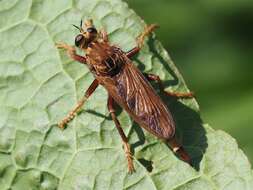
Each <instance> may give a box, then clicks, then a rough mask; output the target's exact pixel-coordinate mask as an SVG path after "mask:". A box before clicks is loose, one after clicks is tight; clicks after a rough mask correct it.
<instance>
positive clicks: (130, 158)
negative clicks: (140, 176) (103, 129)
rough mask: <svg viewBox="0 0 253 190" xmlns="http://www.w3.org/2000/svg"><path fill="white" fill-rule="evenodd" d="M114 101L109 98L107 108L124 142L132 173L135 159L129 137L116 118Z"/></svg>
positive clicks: (129, 168) (129, 170)
mask: <svg viewBox="0 0 253 190" xmlns="http://www.w3.org/2000/svg"><path fill="white" fill-rule="evenodd" d="M113 104H114V100H113V98H112V97H110V96H109V98H108V102H107V107H108V110H109V112H110V114H111V117H112V119H113V121H114V123H115V125H116V128H117V130H118V132H119V134H120V137H121V139H122V141H123V146H124V150H125V154H126V159H127V164H128V172H129V173H132V172H134V171H135V169H134V164H133V158H132V154H131V150H130V145H129V144H128V140H127V137H126V135H125V133H124V131H123V129H122V128H121V126H120V123H119V120H118V119H117V117H116V114H115V110H114V105H113Z"/></svg>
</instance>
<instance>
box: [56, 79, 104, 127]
mask: <svg viewBox="0 0 253 190" xmlns="http://www.w3.org/2000/svg"><path fill="white" fill-rule="evenodd" d="M98 84H99V83H98V81H97V80H96V79H95V80H94V81H93V82H92V83H91V85H90V86H89V88H88V89H87V90H86V92H85V95H84V96H83V97H82V99H81V100H80V101H79V102H78V103H77V105H76V106H75V108H74V109H73V110H72V111H70V112H69V114H68V115H67V116H66V117H65V118H64V119H63V120H62V121H61V122H60V123H59V124H58V126H59V127H60V128H61V129H64V127H65V125H66V124H67V123H68V122H70V121H71V120H72V119H73V118H74V117H75V116H76V114H77V112H78V111H79V110H80V108H81V107H82V106H83V104H84V103H85V101H86V100H87V99H88V98H89V97H90V95H91V94H92V93H93V92H94V91H95V90H96V88H97V87H98Z"/></svg>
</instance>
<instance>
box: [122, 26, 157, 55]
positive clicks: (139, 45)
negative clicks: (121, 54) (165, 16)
mask: <svg viewBox="0 0 253 190" xmlns="http://www.w3.org/2000/svg"><path fill="white" fill-rule="evenodd" d="M156 28H158V25H156V24H151V25H148V26H146V27H145V29H144V31H143V32H142V33H141V34H140V35H139V36H138V37H137V40H136V41H137V46H136V47H134V48H133V49H131V50H130V51H128V52H127V53H126V55H127V57H128V58H131V57H133V56H134V55H135V54H137V53H138V52H139V51H140V50H141V48H142V47H143V45H144V39H145V37H146V36H148V35H149V34H151V33H152V32H153V31H154V30H155V29H156Z"/></svg>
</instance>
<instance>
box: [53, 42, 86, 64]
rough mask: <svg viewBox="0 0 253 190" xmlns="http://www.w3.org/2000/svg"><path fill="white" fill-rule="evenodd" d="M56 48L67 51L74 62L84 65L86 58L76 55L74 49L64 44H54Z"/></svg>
mask: <svg viewBox="0 0 253 190" xmlns="http://www.w3.org/2000/svg"><path fill="white" fill-rule="evenodd" d="M56 47H57V48H59V49H65V50H66V51H67V54H68V56H69V57H71V58H72V59H74V60H75V61H78V62H80V63H83V64H85V63H86V58H85V57H83V56H80V55H77V54H76V49H75V48H74V47H73V46H70V45H68V44H65V43H56Z"/></svg>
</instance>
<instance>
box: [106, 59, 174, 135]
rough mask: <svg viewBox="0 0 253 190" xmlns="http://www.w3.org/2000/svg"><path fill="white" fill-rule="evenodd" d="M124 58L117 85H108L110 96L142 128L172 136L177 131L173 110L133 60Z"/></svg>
mask: <svg viewBox="0 0 253 190" xmlns="http://www.w3.org/2000/svg"><path fill="white" fill-rule="evenodd" d="M124 61H125V64H124V67H123V68H122V70H121V71H120V73H119V74H117V75H116V76H114V77H113V78H112V80H113V83H114V85H110V86H108V85H106V83H107V82H105V83H104V86H105V87H106V88H107V89H108V92H109V94H110V96H112V97H113V99H114V100H115V101H116V102H117V103H118V104H119V105H120V106H121V107H123V108H124V109H125V110H126V111H127V112H128V113H129V114H130V115H131V116H132V118H133V119H134V120H135V121H136V122H137V123H138V124H139V125H140V126H141V127H144V128H145V129H146V130H148V131H149V132H151V133H153V134H154V135H156V136H158V137H160V138H163V139H168V138H170V137H171V136H173V135H174V133H175V125H174V121H173V118H172V116H171V113H170V112H169V110H168V109H167V107H166V105H165V104H164V103H163V102H162V100H161V98H160V97H159V96H158V95H157V94H156V92H155V90H154V89H153V87H152V86H151V85H150V83H149V82H148V81H147V79H146V78H145V77H144V76H143V74H142V73H141V72H140V71H139V70H138V68H137V67H136V66H135V65H134V64H133V63H131V60H130V59H128V58H127V57H124ZM110 84H112V81H111V82H110Z"/></svg>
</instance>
